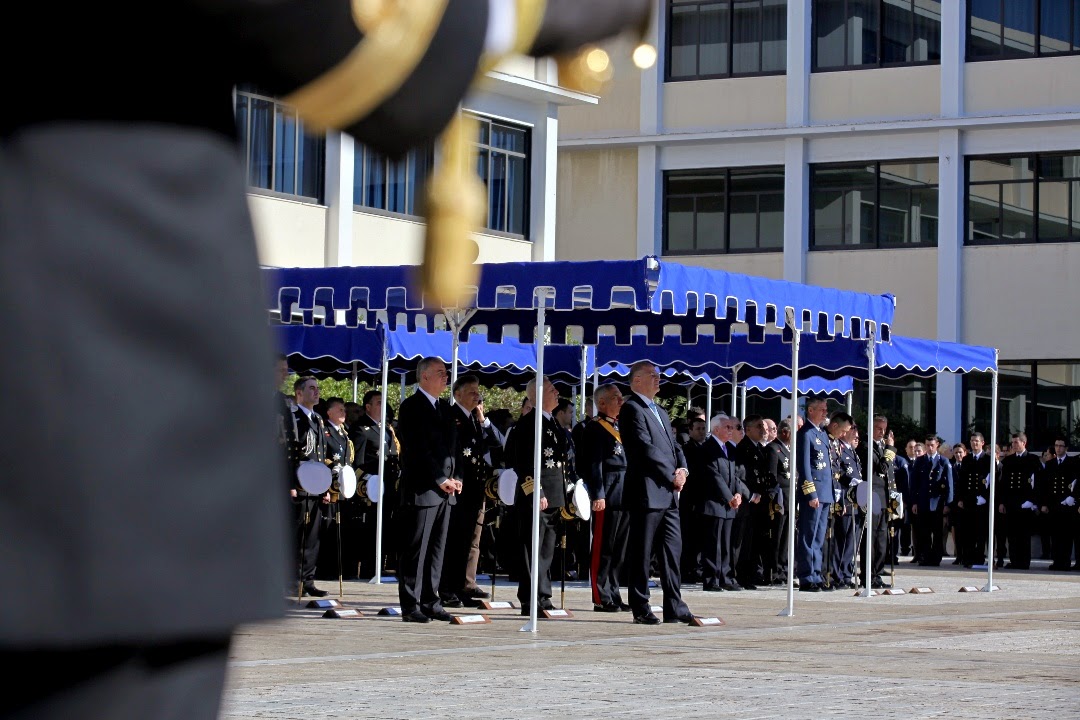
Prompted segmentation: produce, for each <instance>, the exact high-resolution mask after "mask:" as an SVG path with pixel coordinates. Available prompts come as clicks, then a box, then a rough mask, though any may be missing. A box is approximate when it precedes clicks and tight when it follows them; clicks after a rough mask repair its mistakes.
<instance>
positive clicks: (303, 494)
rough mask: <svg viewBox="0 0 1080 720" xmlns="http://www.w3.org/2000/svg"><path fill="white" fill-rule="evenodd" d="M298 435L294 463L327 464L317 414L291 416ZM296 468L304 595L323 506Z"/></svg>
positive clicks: (314, 559)
mask: <svg viewBox="0 0 1080 720" xmlns="http://www.w3.org/2000/svg"><path fill="white" fill-rule="evenodd" d="M293 415H294V417H295V420H296V432H297V450H298V452H297V455H296V460H297V462H301V461H314V462H320V463H324V464H326V461H327V455H326V423H325V422H324V421H323V419H322V417H320V416H319V413H317V412H315V411H311V412H310V414H309V413H306V412H305V411H304V408H302V407H297V408H296V410H295V411H294V413H293ZM295 470H296V467H295V466H294V467H293V472H292V473H290V475H289V477H290V481H291V483H292V486H293V487H294V488H295V489H296V499H295V501H294V502H293V510H294V524H295V528H296V545H294V546H293V547H294V548H299V554H300V557H299V573H300V580H301V582H303V584H304V590H305V592H306V591H307V590H308V588H309V587H313V586H314V584H315V572H316V568H317V567H318V561H319V548H320V544H321V538H322V532H323V519H324V518H325V517H326V510H327V509H326V508H325V507H324V506H323V505H324V503H323V498H324V497H326V496H325V495H313V494H311V493H309V492H307V491H306V490H304V489H303V488H302V487H300V484H299V482H298V481H297V477H296V472H295Z"/></svg>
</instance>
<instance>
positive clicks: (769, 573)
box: [754, 495, 784, 583]
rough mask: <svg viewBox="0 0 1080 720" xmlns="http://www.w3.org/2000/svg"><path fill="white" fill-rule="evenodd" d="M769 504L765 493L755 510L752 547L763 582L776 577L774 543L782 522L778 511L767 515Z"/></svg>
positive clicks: (777, 538)
mask: <svg viewBox="0 0 1080 720" xmlns="http://www.w3.org/2000/svg"><path fill="white" fill-rule="evenodd" d="M769 504H770V500H769V497H768V496H767V495H766V496H764V497H762V498H761V503H760V505H761V507H760V509H758V510H756V512H757V513H758V518H757V522H756V523H755V524H754V533H755V534H754V548H755V549H756V550H755V552H756V555H757V564H758V567H759V568H760V572H761V581H762V582H764V583H770V582H772V581H773V580H774V579H775V578H776V577H777V568H778V565H777V558H776V552H777V548H776V544H777V543H778V542H779V540H780V534H781V527H782V525H783V522H784V516H783V515H781V514H780V513H776V514H775V515H773V516H772V517H769ZM755 507H756V506H755Z"/></svg>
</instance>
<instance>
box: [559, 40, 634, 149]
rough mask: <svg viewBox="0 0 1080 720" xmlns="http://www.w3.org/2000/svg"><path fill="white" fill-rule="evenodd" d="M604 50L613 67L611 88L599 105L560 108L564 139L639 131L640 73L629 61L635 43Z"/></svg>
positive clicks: (617, 42) (606, 46)
mask: <svg viewBox="0 0 1080 720" xmlns="http://www.w3.org/2000/svg"><path fill="white" fill-rule="evenodd" d="M601 47H603V48H604V49H605V50H607V52H608V54H609V55H610V56H611V59H612V64H613V66H614V76H613V78H612V81H611V87H610V88H608V89H607V90H606V91H605V92H604V93H603V94H601V96H600V102H599V104H597V105H574V106H563V107H560V108H559V135H560V136H562V137H568V136H582V135H583V136H590V135H594V136H595V135H607V134H609V133H611V132H637V130H638V128H640V127H641V71H639V70H638V69H637V68H635V67H634V64H633V63H632V62H630V54H631V53H632V52H633V44H632V43H631V42H630V41H629V40H621V39H620V40H615V41H611V42H608V43H605V44H603V45H601Z"/></svg>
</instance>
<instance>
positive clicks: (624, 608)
mask: <svg viewBox="0 0 1080 720" xmlns="http://www.w3.org/2000/svg"><path fill="white" fill-rule="evenodd" d="M1078 569H1080V568H1078ZM632 609H633V608H631V607H630V606H629V605H627V604H626V603H624V602H621V603H619V610H620V611H622V612H630V611H631V610H632Z"/></svg>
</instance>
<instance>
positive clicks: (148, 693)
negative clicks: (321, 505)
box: [0, 0, 648, 720]
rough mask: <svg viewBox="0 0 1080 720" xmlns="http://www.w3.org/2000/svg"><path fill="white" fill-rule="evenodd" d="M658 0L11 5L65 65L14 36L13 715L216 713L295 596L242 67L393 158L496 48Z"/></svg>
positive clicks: (3, 230) (9, 289) (9, 576)
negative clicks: (234, 649) (243, 151)
mask: <svg viewBox="0 0 1080 720" xmlns="http://www.w3.org/2000/svg"><path fill="white" fill-rule="evenodd" d="M647 8H648V0H621V1H617V0H606V1H603V2H601V1H597V2H583V1H580V0H576V1H575V2H570V0H557V1H556V0H552V2H549V3H547V4H546V8H545V4H544V3H542V2H535V1H525V0H518V1H517V2H510V1H509V0H507V1H506V2H502V1H499V0H414V1H406V0H402V1H401V2H397V3H380V2H377V1H371V2H365V1H358V2H348V1H347V0H306V1H304V2H301V1H299V0H222V1H220V2H213V1H211V0H187V1H181V2H176V3H172V4H171V5H169V7H168V12H167V15H165V16H162V15H161V14H160V9H159V8H156V7H152V6H151V5H148V4H146V3H134V2H123V1H122V2H117V3H110V4H107V5H100V6H90V5H85V4H77V3H76V4H64V5H63V6H62V7H55V6H52V5H49V4H24V5H22V6H20V7H18V8H16V9H12V11H11V13H9V15H8V18H7V22H8V27H10V28H12V29H16V28H17V29H18V32H19V34H20V35H21V36H22V37H23V38H24V39H25V40H26V41H27V43H28V44H29V46H33V47H34V48H35V53H36V54H37V55H39V57H40V58H48V62H44V61H40V62H39V61H34V62H26V58H25V57H24V56H23V55H22V52H21V51H20V50H17V49H16V47H15V45H14V44H12V43H6V44H4V45H3V49H0V59H2V60H3V64H4V67H6V68H9V71H8V72H7V73H5V84H6V86H7V90H8V97H9V98H11V99H12V100H13V102H10V103H8V104H7V106H6V109H5V112H4V113H3V117H2V118H0V253H2V260H0V314H2V316H3V318H4V329H5V337H6V342H5V343H4V345H5V349H4V352H3V353H0V376H2V377H4V378H5V382H6V384H7V386H8V390H9V391H8V395H7V398H6V399H7V401H8V403H7V406H8V412H6V413H4V416H3V420H0V434H2V435H3V437H4V442H3V444H2V446H0V468H2V475H0V478H2V480H0V482H2V484H3V490H4V502H3V504H2V506H0V525H2V526H3V528H4V541H3V543H0V548H2V549H0V573H2V577H4V579H5V581H6V584H7V587H8V591H7V592H5V593H4V594H3V597H2V599H0V654H2V655H3V659H4V660H6V661H8V662H7V664H6V667H7V668H9V670H8V672H9V675H8V681H7V682H8V684H9V686H10V687H12V688H18V692H15V693H9V697H8V698H7V700H6V703H5V710H4V712H5V716H6V717H26V718H29V717H33V718H65V719H68V718H80V719H82V720H86V719H88V718H110V719H111V720H117V719H121V718H139V719H140V720H142V719H146V718H154V720H166V719H169V718H177V719H178V720H197V719H199V718H213V717H216V716H217V714H218V711H219V705H220V703H221V695H222V688H223V685H224V680H225V670H226V661H227V657H228V649H229V643H230V638H231V636H232V634H233V632H234V630H235V629H236V628H237V627H238V626H239V625H241V624H243V623H248V622H252V621H258V620H262V619H266V618H274V617H279V616H281V615H282V614H283V598H282V593H283V590H284V589H285V580H286V577H287V573H288V569H289V567H290V562H292V560H293V559H294V558H293V555H294V553H293V552H292V551H291V548H290V547H288V545H289V543H287V541H286V529H287V513H286V507H285V506H284V499H283V498H282V497H280V496H281V495H282V493H281V492H280V488H281V487H282V481H283V480H285V477H284V476H283V475H282V473H284V472H286V470H285V464H284V462H283V460H282V458H283V455H284V454H283V453H282V452H281V448H280V447H279V446H278V444H277V443H276V442H275V428H274V426H275V425H276V424H280V423H278V421H277V419H276V418H277V417H278V414H277V413H276V412H275V407H274V404H273V398H272V397H271V394H270V393H268V392H267V391H266V388H267V387H268V385H270V384H271V378H270V374H269V369H270V368H271V367H272V360H273V354H272V350H271V342H270V334H269V331H268V329H267V321H266V313H265V309H264V304H263V301H262V297H261V296H260V287H259V275H258V263H257V258H256V255H255V242H254V235H253V232H252V226H251V220H250V217H249V214H248V208H247V196H246V185H245V175H244V168H243V165H242V162H241V155H240V153H239V152H238V148H237V147H236V137H235V135H236V133H235V121H234V116H233V98H232V91H233V88H234V86H236V85H237V84H240V83H251V84H253V85H255V86H257V87H258V88H259V89H260V90H261V91H263V92H267V93H270V94H273V95H277V96H279V97H282V98H283V99H284V100H285V101H286V102H289V103H290V104H292V105H294V106H295V107H296V108H297V110H298V112H299V113H300V115H301V117H302V118H303V119H304V120H305V122H307V123H308V125H309V126H310V127H324V128H334V129H341V130H345V131H347V132H349V133H351V134H353V135H354V136H355V137H356V138H357V139H358V140H359V141H361V142H364V143H367V144H368V145H369V146H371V147H372V148H374V149H375V150H377V151H379V152H384V153H387V154H396V153H400V152H403V151H404V150H407V149H408V148H410V147H412V146H414V145H420V144H422V143H426V142H429V141H430V140H431V139H432V138H433V137H434V136H436V135H437V134H439V132H440V131H441V130H442V129H443V127H444V126H446V124H447V123H448V121H449V120H450V119H451V117H452V116H453V115H454V113H455V110H456V108H457V106H458V103H459V102H460V100H461V99H462V97H463V96H464V95H465V93H466V91H467V90H468V88H469V86H470V84H471V83H472V81H473V79H474V78H475V77H476V75H477V72H478V69H480V68H483V67H487V66H488V65H487V63H488V62H489V61H493V60H496V59H498V57H499V56H501V55H502V54H506V53H509V52H531V53H534V54H547V53H562V52H569V51H572V50H575V49H576V48H577V47H578V46H579V45H580V44H582V43H585V42H589V41H592V40H597V39H601V38H604V37H607V36H610V35H614V34H617V33H619V32H620V31H621V30H622V29H623V28H624V27H629V26H634V24H636V23H638V22H639V20H640V18H641V17H643V14H644V13H645V12H646V10H647ZM20 47H22V46H20ZM485 48H486V49H487V50H486V54H485ZM144 78H149V80H145V79H144ZM279 429H280V428H279Z"/></svg>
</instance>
